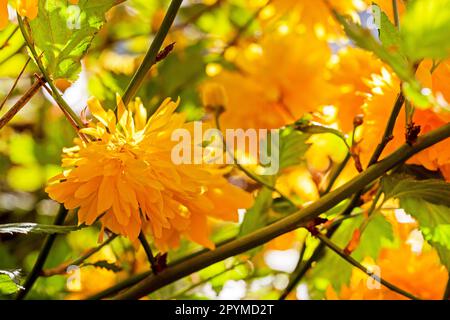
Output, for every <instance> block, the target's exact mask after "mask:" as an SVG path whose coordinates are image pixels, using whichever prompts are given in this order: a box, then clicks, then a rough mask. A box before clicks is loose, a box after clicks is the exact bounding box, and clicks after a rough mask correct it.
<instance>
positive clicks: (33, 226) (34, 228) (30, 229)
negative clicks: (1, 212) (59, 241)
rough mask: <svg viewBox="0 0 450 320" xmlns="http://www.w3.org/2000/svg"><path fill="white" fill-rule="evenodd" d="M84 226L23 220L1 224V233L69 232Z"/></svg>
mask: <svg viewBox="0 0 450 320" xmlns="http://www.w3.org/2000/svg"><path fill="white" fill-rule="evenodd" d="M82 228H84V226H83V225H81V226H56V225H45V224H37V223H31V222H23V223H8V224H0V234H1V233H10V234H13V233H22V234H27V233H46V234H52V233H69V232H71V231H76V230H80V229H82Z"/></svg>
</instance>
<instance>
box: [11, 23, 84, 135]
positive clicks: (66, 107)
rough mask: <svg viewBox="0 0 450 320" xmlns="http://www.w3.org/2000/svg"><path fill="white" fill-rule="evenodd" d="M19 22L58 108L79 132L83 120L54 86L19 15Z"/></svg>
mask: <svg viewBox="0 0 450 320" xmlns="http://www.w3.org/2000/svg"><path fill="white" fill-rule="evenodd" d="M17 20H18V22H19V27H20V31H21V32H22V35H23V37H24V39H25V42H26V44H27V46H28V48H29V49H30V52H31V54H32V55H33V58H34V61H35V62H36V64H37V66H38V68H39V69H40V70H41V72H42V76H43V77H44V79H45V81H46V82H47V83H48V85H49V86H50V88H51V95H52V97H53V99H55V101H56V103H57V104H58V106H59V107H60V108H61V110H63V112H64V114H65V115H68V116H69V117H70V118H71V121H72V122H74V123H76V125H77V128H78V130H79V129H81V128H83V127H84V124H83V122H82V121H81V119H80V118H79V117H78V116H77V115H76V113H75V112H74V111H73V110H72V108H71V107H70V106H69V105H68V104H67V102H66V101H65V100H64V99H63V98H62V96H61V95H60V93H59V91H58V89H57V88H56V87H55V85H54V84H53V81H52V78H51V77H50V75H49V74H48V72H47V70H46V69H45V67H44V65H43V64H42V61H41V59H40V56H39V55H38V54H37V52H36V49H35V47H34V44H33V41H32V39H31V38H30V36H31V35H29V34H28V33H27V31H26V28H25V24H26V20H23V18H22V17H20V15H17Z"/></svg>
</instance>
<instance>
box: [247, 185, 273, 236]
mask: <svg viewBox="0 0 450 320" xmlns="http://www.w3.org/2000/svg"><path fill="white" fill-rule="evenodd" d="M272 201H273V199H272V190H270V189H268V188H266V187H263V188H262V189H261V191H259V193H258V196H257V197H256V199H255V202H254V204H253V207H251V208H250V209H248V210H247V212H246V213H245V216H244V220H243V221H242V224H241V230H240V232H239V237H242V236H244V235H246V234H249V233H251V232H252V231H255V230H257V229H259V228H261V227H264V226H265V225H266V224H267V219H268V215H267V213H268V211H269V209H270V207H271V206H272Z"/></svg>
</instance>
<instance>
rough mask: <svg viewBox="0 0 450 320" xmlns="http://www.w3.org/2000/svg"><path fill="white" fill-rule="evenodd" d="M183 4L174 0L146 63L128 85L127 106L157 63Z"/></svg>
mask: <svg viewBox="0 0 450 320" xmlns="http://www.w3.org/2000/svg"><path fill="white" fill-rule="evenodd" d="M182 2H183V0H172V2H171V3H170V6H169V9H168V10H167V13H166V16H165V17H164V20H163V22H162V24H161V27H160V28H159V30H158V32H157V33H156V36H155V38H154V39H153V42H152V44H151V45H150V48H149V49H148V51H147V54H146V55H145V57H144V61H142V64H141V65H140V66H139V68H138V70H137V71H136V73H135V74H134V76H133V78H132V79H131V82H130V83H129V84H128V87H127V89H126V90H125V93H124V95H123V97H122V100H123V102H124V103H125V105H127V104H128V103H129V102H130V101H131V99H132V98H133V97H134V96H135V95H136V93H137V92H138V90H139V88H140V87H141V85H142V83H143V82H144V79H145V77H146V75H147V73H148V71H149V70H150V68H151V67H152V66H153V65H154V64H155V63H156V57H157V55H158V52H159V50H160V49H161V47H162V45H163V42H164V39H165V38H166V36H167V34H168V33H169V29H170V27H171V26H172V24H173V21H174V20H175V17H176V15H177V13H178V9H179V8H180V6H181V3H182Z"/></svg>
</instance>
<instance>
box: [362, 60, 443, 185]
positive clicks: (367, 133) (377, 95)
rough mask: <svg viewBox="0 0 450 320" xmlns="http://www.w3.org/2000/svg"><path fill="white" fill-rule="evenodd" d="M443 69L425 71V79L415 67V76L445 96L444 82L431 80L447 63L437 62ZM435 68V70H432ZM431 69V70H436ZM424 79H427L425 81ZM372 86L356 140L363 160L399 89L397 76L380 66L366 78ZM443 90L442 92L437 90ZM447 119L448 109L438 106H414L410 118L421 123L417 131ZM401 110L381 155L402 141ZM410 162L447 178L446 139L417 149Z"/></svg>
mask: <svg viewBox="0 0 450 320" xmlns="http://www.w3.org/2000/svg"><path fill="white" fill-rule="evenodd" d="M441 67H442V68H443V69H442V70H443V71H442V70H440V71H439V72H438V73H436V75H435V74H433V75H431V74H430V73H429V69H427V70H428V71H427V72H428V75H429V77H430V79H429V81H427V80H426V79H425V78H426V75H427V74H426V73H427V72H425V71H426V70H425V71H424V70H423V69H422V68H425V67H421V68H419V70H418V77H419V79H420V80H421V81H422V83H423V84H424V85H430V89H432V90H433V92H434V93H435V94H438V93H440V94H442V95H443V96H446V95H447V96H448V95H449V94H450V93H449V92H448V91H445V90H447V88H446V86H445V85H442V84H440V83H439V82H437V84H436V85H433V83H432V82H436V81H432V80H433V79H432V78H434V77H439V78H438V79H440V77H442V76H443V74H440V73H441V72H442V73H445V72H446V68H447V65H446V64H443V65H442V66H441ZM436 71H437V70H436ZM436 71H435V72H436ZM427 82H428V83H427ZM369 84H370V86H371V87H372V92H371V93H370V94H369V95H368V97H367V100H366V103H365V105H364V107H363V109H364V124H363V132H362V140H361V143H360V147H361V160H362V162H363V164H367V163H368V161H369V158H370V156H371V154H372V152H373V150H374V149H375V147H376V145H377V144H378V143H379V141H380V139H381V137H382V135H383V131H384V128H385V126H386V123H387V117H388V115H389V114H390V113H391V111H392V107H393V105H394V102H395V100H396V98H397V95H398V93H399V92H400V81H399V79H398V78H397V77H396V76H395V75H394V74H392V73H390V72H389V71H387V70H386V69H383V71H382V73H381V75H373V76H372V80H371V81H369ZM441 90H444V92H441ZM449 120H450V116H449V114H448V112H445V111H443V110H442V111H440V110H432V109H427V110H420V109H416V110H415V112H414V117H413V122H414V123H415V125H419V126H420V127H421V134H424V133H426V132H428V131H431V130H433V129H436V128H438V127H440V126H442V125H445V124H446V123H447V122H448V121H449ZM405 126H406V120H405V112H404V111H402V112H400V114H399V116H398V118H397V122H396V125H395V128H394V132H393V139H392V140H391V141H390V142H389V143H388V144H387V146H386V148H385V149H384V152H383V154H382V158H383V157H384V156H386V155H388V154H390V153H391V152H392V151H394V150H395V149H397V148H398V147H400V146H401V145H403V144H404V143H405ZM409 162H410V163H414V164H419V165H423V166H425V167H426V168H427V169H429V170H441V172H442V173H443V174H444V175H445V176H446V178H447V180H449V179H450V175H449V173H450V172H448V170H449V168H450V152H449V141H447V140H445V141H442V142H440V143H438V144H436V145H434V146H432V147H430V148H428V149H426V150H424V151H422V152H420V153H418V154H417V155H415V156H414V157H413V158H411V159H410V160H409Z"/></svg>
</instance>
